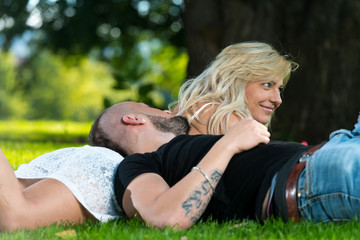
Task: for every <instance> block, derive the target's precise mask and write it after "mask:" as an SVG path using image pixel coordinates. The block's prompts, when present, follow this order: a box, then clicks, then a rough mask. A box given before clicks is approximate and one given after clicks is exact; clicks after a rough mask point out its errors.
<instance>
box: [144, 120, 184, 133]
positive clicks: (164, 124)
mask: <svg viewBox="0 0 360 240" xmlns="http://www.w3.org/2000/svg"><path fill="white" fill-rule="evenodd" d="M147 116H148V117H149V119H150V120H151V122H152V124H154V126H155V127H156V129H158V130H159V131H161V132H171V133H173V134H175V136H178V135H183V134H187V133H188V132H189V130H190V126H189V123H188V121H187V120H186V118H184V117H181V116H175V117H172V118H164V117H158V116H154V115H147Z"/></svg>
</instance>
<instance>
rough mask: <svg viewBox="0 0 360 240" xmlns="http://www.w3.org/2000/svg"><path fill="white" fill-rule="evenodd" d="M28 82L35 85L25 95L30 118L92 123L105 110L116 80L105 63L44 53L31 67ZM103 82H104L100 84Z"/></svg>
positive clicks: (42, 52) (48, 52) (39, 55)
mask: <svg viewBox="0 0 360 240" xmlns="http://www.w3.org/2000/svg"><path fill="white" fill-rule="evenodd" d="M28 67H29V68H31V69H32V71H31V73H29V74H28V75H27V78H32V79H33V80H29V79H25V78H24V79H25V80H26V81H28V82H29V81H30V82H32V84H31V88H29V90H28V91H27V94H26V96H25V99H26V101H27V102H28V104H29V107H30V108H29V111H28V113H27V116H26V118H27V119H56V120H58V119H67V120H77V121H89V120H92V119H94V118H95V117H96V116H97V114H98V113H99V112H100V111H101V110H102V108H103V98H104V96H105V97H107V96H109V95H112V94H114V91H111V89H112V85H114V84H115V80H114V78H113V77H112V75H111V72H110V71H109V69H108V68H107V67H106V66H105V64H103V63H100V62H96V61H94V60H91V59H88V58H84V57H81V56H72V57H60V56H58V55H54V54H51V53H50V51H46V50H44V51H41V52H40V53H39V54H38V55H37V58H35V59H34V60H33V61H31V63H30V65H29V66H28ZM99 79H100V81H99Z"/></svg>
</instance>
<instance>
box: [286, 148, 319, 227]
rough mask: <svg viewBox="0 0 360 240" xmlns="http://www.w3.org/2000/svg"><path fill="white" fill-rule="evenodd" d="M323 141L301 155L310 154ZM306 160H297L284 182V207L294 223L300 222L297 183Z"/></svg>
mask: <svg viewBox="0 0 360 240" xmlns="http://www.w3.org/2000/svg"><path fill="white" fill-rule="evenodd" d="M324 144H325V142H323V143H320V144H318V145H315V146H313V147H312V148H310V149H309V150H308V151H306V152H305V153H303V154H302V155H301V158H302V157H306V156H310V155H312V154H314V153H315V152H316V151H317V150H318V149H319V148H321V147H322V145H324ZM305 165H306V161H303V162H299V163H298V164H296V165H295V166H294V167H293V168H292V169H291V171H290V173H289V176H288V179H287V182H286V190H285V194H286V207H287V210H288V215H289V219H292V220H293V221H294V222H295V223H298V222H300V214H299V209H298V203H297V185H298V180H299V176H300V174H301V172H302V171H303V170H304V168H305Z"/></svg>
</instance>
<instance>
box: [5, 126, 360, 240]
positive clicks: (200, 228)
mask: <svg viewBox="0 0 360 240" xmlns="http://www.w3.org/2000/svg"><path fill="white" fill-rule="evenodd" d="M90 125H91V124H89V123H71V122H66V123H65V122H45V121H38V122H28V123H27V122H4V121H2V122H0V148H1V149H2V150H3V151H4V153H5V154H6V155H7V157H8V159H9V161H10V163H11V165H12V166H13V168H14V169H16V168H17V167H18V166H19V165H20V164H21V163H26V162H29V161H31V160H32V159H33V158H35V157H37V156H39V155H41V154H43V153H46V152H49V151H53V150H55V149H58V148H64V147H71V146H82V145H84V144H87V142H86V139H87V133H88V131H89V129H90ZM64 126H65V127H64ZM59 129H60V130H59ZM37 131H38V132H39V134H38V135H37ZM0 214H1V213H0ZM359 229H360V221H355V220H354V221H351V222H343V223H329V224H311V223H306V222H303V223H300V224H292V223H283V222H282V221H277V220H276V221H266V222H265V223H264V225H261V224H260V223H258V222H254V221H248V222H244V221H229V222H225V223H221V224H220V223H217V222H215V221H207V222H199V223H197V224H195V225H194V226H193V227H192V228H190V229H189V230H186V231H176V230H173V229H170V228H166V229H163V230H158V229H153V228H151V227H148V226H146V224H144V223H142V222H141V221H139V220H138V219H132V220H127V219H119V220H116V221H110V222H107V223H85V224H79V225H72V226H71V225H60V226H57V225H55V224H54V225H51V226H49V227H43V228H39V229H35V230H20V231H17V232H14V233H0V239H21V240H22V239H36V240H38V239H91V240H92V239H179V240H188V239H189V240H190V239H209V240H210V239H226V240H228V239H293V240H299V239H358V238H359V236H360V230H359Z"/></svg>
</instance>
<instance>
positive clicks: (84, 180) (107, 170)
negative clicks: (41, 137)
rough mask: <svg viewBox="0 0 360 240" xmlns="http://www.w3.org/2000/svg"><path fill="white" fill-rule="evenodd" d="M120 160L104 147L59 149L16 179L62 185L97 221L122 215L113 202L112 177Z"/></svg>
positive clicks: (18, 172)
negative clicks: (56, 181) (54, 181)
mask: <svg viewBox="0 0 360 240" xmlns="http://www.w3.org/2000/svg"><path fill="white" fill-rule="evenodd" d="M122 160H123V157H122V156H121V155H120V154H118V153H117V152H114V151H112V150H110V149H107V148H103V147H92V146H87V145H86V146H83V147H70V148H63V149H59V150H56V151H53V152H50V153H46V154H44V155H41V156H39V157H38V158H35V159H34V160H32V161H31V162H30V163H28V164H22V165H20V166H19V168H18V170H16V171H15V175H16V177H18V178H24V179H39V178H52V179H56V180H58V181H60V182H62V183H63V184H65V185H66V186H67V187H68V188H69V189H70V190H71V192H72V193H73V194H74V196H75V197H76V198H77V200H78V201H79V202H80V203H81V204H82V205H83V206H84V207H85V208H86V209H87V210H88V211H89V212H90V213H91V214H92V215H93V216H94V217H95V218H97V219H98V220H99V221H103V222H105V221H108V220H109V219H114V218H116V217H119V216H120V215H122V214H123V211H122V210H121V209H120V207H119V206H118V205H117V204H116V202H115V195H114V176H115V171H116V168H117V166H118V164H119V163H120V162H121V161H122Z"/></svg>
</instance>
